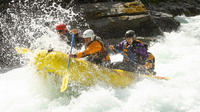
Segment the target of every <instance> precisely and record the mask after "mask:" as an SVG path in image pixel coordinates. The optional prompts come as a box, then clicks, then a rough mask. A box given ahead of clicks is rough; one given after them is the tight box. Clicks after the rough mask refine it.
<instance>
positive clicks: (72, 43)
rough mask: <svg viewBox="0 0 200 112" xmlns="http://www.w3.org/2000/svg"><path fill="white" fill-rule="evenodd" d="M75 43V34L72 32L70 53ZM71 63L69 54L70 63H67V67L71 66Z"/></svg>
mask: <svg viewBox="0 0 200 112" xmlns="http://www.w3.org/2000/svg"><path fill="white" fill-rule="evenodd" d="M73 45H74V34H72V42H71V48H70V53H69V54H71V53H72V48H73ZM69 64H70V56H69V59H68V63H67V69H68V68H69Z"/></svg>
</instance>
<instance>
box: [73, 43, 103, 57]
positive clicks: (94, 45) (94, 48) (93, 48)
mask: <svg viewBox="0 0 200 112" xmlns="http://www.w3.org/2000/svg"><path fill="white" fill-rule="evenodd" d="M101 49H102V46H101V44H100V43H99V42H97V41H94V42H93V43H91V44H90V45H89V46H88V47H87V49H86V50H85V51H83V52H79V53H76V54H75V55H74V56H73V57H74V58H82V57H85V56H88V55H91V54H94V53H96V52H99V51H100V50H101Z"/></svg>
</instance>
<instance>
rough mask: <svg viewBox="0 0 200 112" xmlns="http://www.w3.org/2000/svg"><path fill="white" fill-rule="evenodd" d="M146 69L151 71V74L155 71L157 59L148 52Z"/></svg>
mask: <svg viewBox="0 0 200 112" xmlns="http://www.w3.org/2000/svg"><path fill="white" fill-rule="evenodd" d="M144 67H145V69H147V70H149V71H150V72H151V71H154V68H155V57H154V56H153V54H152V53H150V52H148V58H147V59H146V62H145V65H144Z"/></svg>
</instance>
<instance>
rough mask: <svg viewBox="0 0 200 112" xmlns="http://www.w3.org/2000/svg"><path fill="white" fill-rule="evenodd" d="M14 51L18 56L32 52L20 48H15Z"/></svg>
mask: <svg viewBox="0 0 200 112" xmlns="http://www.w3.org/2000/svg"><path fill="white" fill-rule="evenodd" d="M15 50H16V51H17V53H19V54H25V53H28V52H32V50H30V49H28V48H21V47H15Z"/></svg>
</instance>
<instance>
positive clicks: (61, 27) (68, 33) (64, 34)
mask: <svg viewBox="0 0 200 112" xmlns="http://www.w3.org/2000/svg"><path fill="white" fill-rule="evenodd" d="M56 31H57V34H58V35H59V37H60V39H61V40H63V41H65V42H67V44H68V45H70V44H71V41H72V34H74V47H75V48H76V49H80V48H81V44H82V43H83V42H82V39H81V38H80V37H79V34H78V31H77V29H72V30H69V28H68V29H67V27H66V25H65V24H63V23H62V24H58V25H56Z"/></svg>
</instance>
